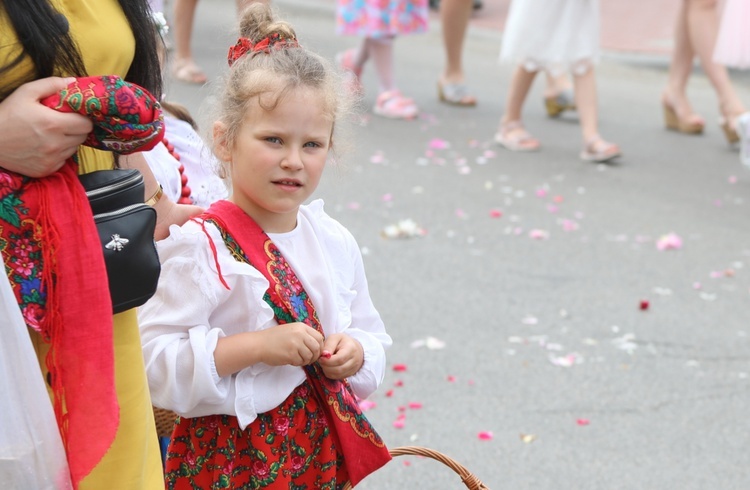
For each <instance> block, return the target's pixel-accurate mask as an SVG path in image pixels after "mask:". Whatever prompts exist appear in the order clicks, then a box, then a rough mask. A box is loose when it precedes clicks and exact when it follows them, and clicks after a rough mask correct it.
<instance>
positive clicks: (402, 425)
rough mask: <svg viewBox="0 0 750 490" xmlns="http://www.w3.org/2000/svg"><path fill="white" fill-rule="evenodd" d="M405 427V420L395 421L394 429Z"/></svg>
mask: <svg viewBox="0 0 750 490" xmlns="http://www.w3.org/2000/svg"><path fill="white" fill-rule="evenodd" d="M405 425H406V422H404V421H403V420H394V421H393V427H395V428H396V429H403V428H404V426H405Z"/></svg>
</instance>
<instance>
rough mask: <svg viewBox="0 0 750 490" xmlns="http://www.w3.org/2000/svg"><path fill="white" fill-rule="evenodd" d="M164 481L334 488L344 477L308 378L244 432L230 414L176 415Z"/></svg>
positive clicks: (173, 488) (175, 487)
mask: <svg viewBox="0 0 750 490" xmlns="http://www.w3.org/2000/svg"><path fill="white" fill-rule="evenodd" d="M165 479H166V488H167V489H169V490H180V489H195V488H200V489H222V488H232V489H234V488H247V489H260V488H271V489H278V488H289V489H296V490H303V489H313V488H315V489H318V488H320V489H330V490H337V489H341V488H343V487H344V484H345V482H346V481H348V477H347V474H346V470H345V467H344V464H343V459H342V456H341V454H340V453H338V452H337V451H336V447H335V443H334V438H333V436H332V434H331V431H330V428H329V427H328V421H327V419H326V416H325V413H324V412H323V411H322V410H321V407H320V405H319V404H318V402H317V400H316V398H315V396H313V393H312V388H311V387H310V385H309V382H305V383H303V384H302V385H300V386H298V387H297V388H296V389H295V390H294V392H293V393H292V394H291V395H290V396H289V397H288V398H287V400H286V401H285V402H284V403H282V404H281V405H280V406H278V407H277V408H275V409H273V410H271V411H269V412H266V413H262V414H260V415H258V418H257V419H256V420H255V421H254V422H253V423H252V424H250V425H249V426H248V427H246V428H245V429H244V430H242V429H240V427H239V425H238V423H237V418H236V417H232V416H229V415H211V416H206V417H196V418H192V419H187V418H180V419H178V420H177V422H176V425H175V430H174V432H173V434H172V439H171V441H170V445H169V449H168V450H167V464H166V474H165Z"/></svg>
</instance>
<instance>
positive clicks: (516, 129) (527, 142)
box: [495, 120, 542, 151]
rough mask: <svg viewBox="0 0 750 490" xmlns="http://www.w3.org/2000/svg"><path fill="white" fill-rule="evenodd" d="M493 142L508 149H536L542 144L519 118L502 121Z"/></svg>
mask: <svg viewBox="0 0 750 490" xmlns="http://www.w3.org/2000/svg"><path fill="white" fill-rule="evenodd" d="M495 143H497V144H498V145H500V146H502V147H503V148H506V149H508V150H510V151H537V150H538V149H539V148H540V147H541V146H542V144H541V143H540V142H539V140H538V139H536V138H534V137H533V136H531V134H530V133H529V132H528V131H526V128H524V127H523V123H522V122H521V121H519V120H516V121H509V122H504V123H502V124H501V125H500V131H498V132H497V133H496V134H495Z"/></svg>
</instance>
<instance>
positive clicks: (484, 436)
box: [477, 431, 494, 441]
mask: <svg viewBox="0 0 750 490" xmlns="http://www.w3.org/2000/svg"><path fill="white" fill-rule="evenodd" d="M477 437H478V438H479V440H480V441H489V440H491V439H492V438H493V437H494V436H493V434H492V432H491V431H482V432H480V433H479V434H477Z"/></svg>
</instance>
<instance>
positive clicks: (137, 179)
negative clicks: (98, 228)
mask: <svg viewBox="0 0 750 490" xmlns="http://www.w3.org/2000/svg"><path fill="white" fill-rule="evenodd" d="M141 182H143V174H141V173H140V172H138V173H135V174H133V176H132V177H128V178H127V179H125V180H121V181H120V182H116V183H114V184H109V185H105V186H104V187H99V188H98V189H91V190H90V191H86V197H88V198H89V199H91V198H92V197H96V196H98V195H99V194H105V193H108V192H112V191H116V190H119V189H122V188H125V187H129V186H131V185H133V184H139V183H141ZM105 214H106V213H105Z"/></svg>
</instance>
